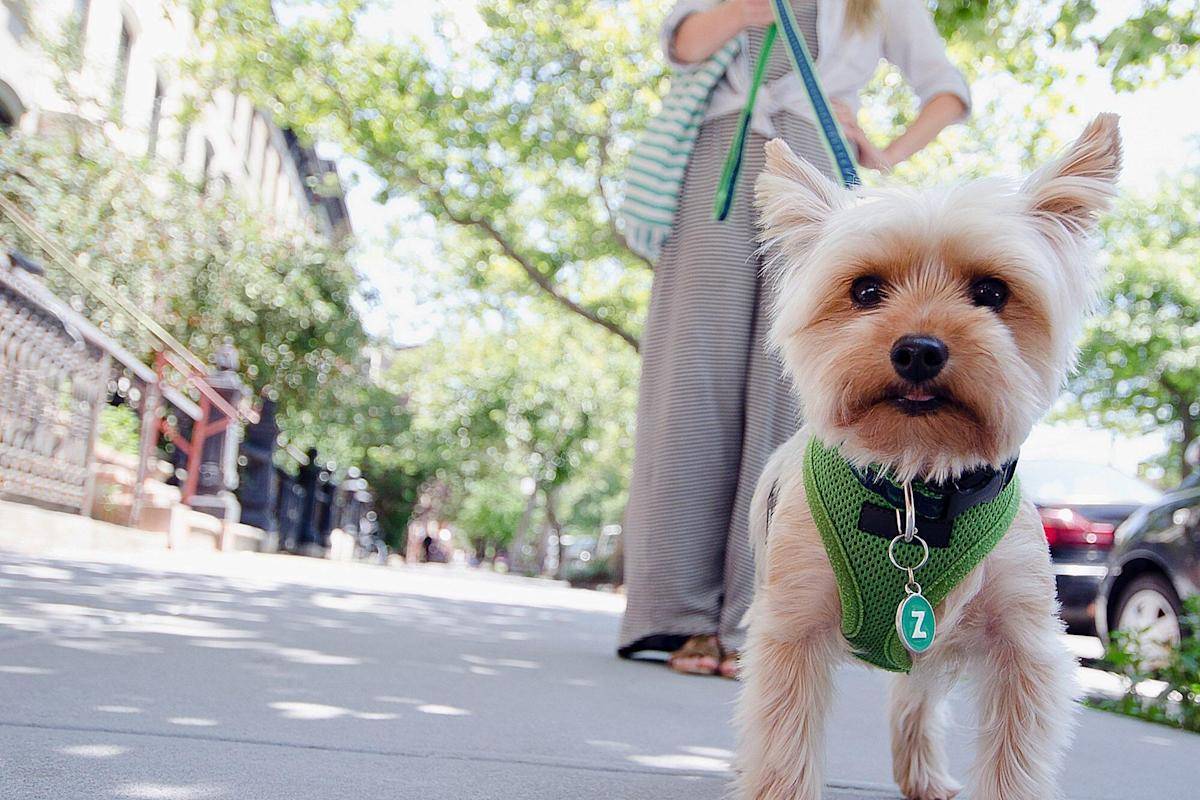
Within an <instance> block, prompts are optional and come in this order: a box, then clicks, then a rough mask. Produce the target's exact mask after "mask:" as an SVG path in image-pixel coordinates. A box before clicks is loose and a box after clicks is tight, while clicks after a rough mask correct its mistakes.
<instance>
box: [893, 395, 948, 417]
mask: <svg viewBox="0 0 1200 800" xmlns="http://www.w3.org/2000/svg"><path fill="white" fill-rule="evenodd" d="M888 401H889V402H890V403H891V404H892V405H894V406H895V407H896V408H898V409H899V410H900V411H901V412H902V413H904V414H907V415H908V416H910V417H920V416H924V415H925V414H933V413H936V412H937V411H938V409H940V408H942V407H943V406H945V405H946V404H947V403H949V402H951V400H950V398H949V397H948V396H947V395H945V394H943V393H939V392H933V391H931V390H929V389H922V388H908V389H903V390H901V391H898V392H896V393H894V394H891V395H889V396H888Z"/></svg>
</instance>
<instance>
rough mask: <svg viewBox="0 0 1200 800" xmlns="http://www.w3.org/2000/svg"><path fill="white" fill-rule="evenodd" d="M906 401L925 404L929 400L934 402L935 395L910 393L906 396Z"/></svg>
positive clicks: (919, 392)
mask: <svg viewBox="0 0 1200 800" xmlns="http://www.w3.org/2000/svg"><path fill="white" fill-rule="evenodd" d="M904 399H905V400H909V401H911V402H914V403H924V402H927V401H929V400H932V399H933V395H931V394H929V393H928V392H921V391H913V392H909V393H908V394H906V395H904Z"/></svg>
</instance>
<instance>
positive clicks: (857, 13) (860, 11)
mask: <svg viewBox="0 0 1200 800" xmlns="http://www.w3.org/2000/svg"><path fill="white" fill-rule="evenodd" d="M878 15H879V0H846V27H847V28H849V29H850V30H852V31H865V30H866V29H868V28H870V27H871V25H872V24H873V23H874V22H875V17H877V16H878Z"/></svg>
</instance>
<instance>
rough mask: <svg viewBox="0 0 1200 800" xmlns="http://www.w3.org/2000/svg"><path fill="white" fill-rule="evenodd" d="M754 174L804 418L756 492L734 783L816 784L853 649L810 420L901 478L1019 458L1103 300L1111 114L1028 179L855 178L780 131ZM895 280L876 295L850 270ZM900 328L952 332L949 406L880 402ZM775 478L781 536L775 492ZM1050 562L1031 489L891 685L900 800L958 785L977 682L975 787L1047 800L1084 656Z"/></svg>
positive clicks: (762, 786) (943, 387)
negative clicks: (1101, 220) (949, 749)
mask: <svg viewBox="0 0 1200 800" xmlns="http://www.w3.org/2000/svg"><path fill="white" fill-rule="evenodd" d="M767 148H768V149H767V168H766V170H765V171H764V173H763V175H762V176H761V177H760V178H759V181H758V186H757V189H758V205H759V209H760V212H761V214H762V222H763V232H764V233H763V235H764V242H765V244H766V247H767V248H768V250H769V251H770V252H771V253H773V254H774V255H775V257H776V259H777V263H776V270H777V272H778V274H780V275H781V277H780V279H779V285H778V287H777V296H778V300H777V304H776V313H775V323H774V328H773V331H772V342H773V344H774V346H775V347H776V348H778V350H779V352H780V353H781V354H782V356H783V359H784V362H785V365H786V367H787V369H788V371H789V373H790V375H791V377H792V379H793V382H794V384H795V386H796V390H797V393H798V395H799V397H800V400H801V402H802V405H803V408H804V412H805V417H806V420H807V425H806V427H805V428H804V429H803V430H802V431H800V432H799V433H798V434H796V436H795V437H793V438H792V439H791V440H790V441H789V442H788V443H786V444H785V445H784V446H783V447H782V448H780V449H779V451H777V452H776V454H775V455H774V456H773V457H772V459H771V461H770V463H769V464H768V466H767V469H766V471H765V473H764V475H763V477H762V479H761V481H760V483H759V487H758V491H757V493H756V495H755V498H754V501H753V504H752V507H751V535H752V536H753V537H754V539H755V547H756V558H757V560H758V561H757V568H758V588H757V593H756V596H755V600H754V604H753V606H752V607H751V610H750V613H749V615H748V618H747V619H748V623H749V635H748V642H747V646H746V650H745V654H744V663H743V676H744V679H745V680H744V685H743V690H742V694H741V698H740V701H739V706H738V712H737V725H738V729H739V751H738V756H739V758H738V766H739V777H738V784H737V788H738V794H739V796H740V797H742V798H744V799H745V800H750V799H751V798H753V799H754V800H817V798H819V797H820V795H821V786H822V778H821V768H822V767H821V764H822V755H821V751H822V744H821V743H822V738H823V736H822V726H823V723H824V718H825V716H826V713H827V709H828V706H829V702H830V696H831V693H832V675H833V670H834V668H835V666H836V664H837V663H838V662H839V661H841V660H844V659H845V658H847V657H849V653H848V651H847V646H846V643H845V641H844V640H843V638H842V636H841V633H840V628H839V623H840V619H841V609H840V602H839V600H838V594H837V586H836V581H835V579H834V576H833V572H832V570H831V568H830V566H829V561H828V558H827V556H826V554H825V550H824V547H823V545H822V544H821V540H820V536H819V534H818V533H817V530H816V528H815V526H814V523H813V520H812V517H811V516H810V515H809V511H808V505H807V503H806V501H805V497H804V486H803V479H802V472H801V459H802V456H803V452H804V448H805V446H806V444H807V442H808V439H809V438H810V437H813V436H816V437H818V438H819V439H820V440H822V441H824V442H826V443H827V444H830V445H836V446H838V447H840V448H841V450H842V452H843V453H844V454H846V455H847V457H849V458H850V459H851V460H853V461H855V462H856V463H859V464H867V463H881V464H883V465H885V466H886V467H888V468H889V469H890V470H892V472H893V474H894V475H895V476H897V477H898V478H901V479H903V478H910V477H920V478H938V479H940V478H947V477H953V476H955V475H958V474H960V473H961V472H963V471H964V470H966V469H969V468H971V467H974V466H977V465H981V464H990V465H993V466H997V465H999V464H1001V463H1003V462H1004V461H1006V460H1007V459H1009V458H1011V457H1013V456H1014V455H1015V454H1016V452H1017V450H1018V449H1019V447H1020V445H1021V443H1022V442H1023V441H1024V439H1025V437H1026V436H1027V435H1028V434H1029V430H1030V428H1031V427H1032V425H1033V423H1034V422H1035V421H1036V420H1037V419H1038V418H1039V417H1040V416H1041V415H1042V414H1043V413H1045V411H1046V410H1047V408H1048V407H1049V405H1050V403H1051V402H1052V401H1053V400H1054V398H1055V396H1056V395H1057V394H1058V392H1059V390H1060V388H1061V385H1062V382H1063V380H1064V378H1065V376H1066V374H1067V372H1068V370H1069V369H1070V367H1071V366H1072V364H1073V360H1074V357H1075V349H1074V341H1075V338H1076V335H1077V334H1078V331H1079V328H1080V325H1081V323H1082V319H1083V317H1084V315H1085V313H1086V311H1087V310H1088V308H1089V307H1090V305H1091V303H1092V300H1093V295H1094V288H1093V287H1094V274H1093V268H1092V258H1091V255H1092V254H1091V250H1090V246H1089V242H1088V237H1089V234H1090V232H1091V228H1092V227H1093V223H1094V220H1095V216H1096V214H1098V213H1099V212H1101V211H1102V210H1103V209H1104V208H1105V207H1106V206H1107V204H1108V203H1109V201H1110V200H1111V198H1112V196H1113V193H1114V184H1115V180H1116V177H1117V173H1118V171H1119V168H1120V139H1119V133H1118V131H1117V121H1116V118H1115V117H1114V116H1112V115H1102V116H1100V117H1098V118H1097V119H1096V120H1095V121H1094V122H1092V123H1091V125H1089V126H1088V128H1087V130H1085V131H1084V133H1083V135H1082V136H1081V137H1080V138H1079V140H1078V141H1077V142H1076V143H1075V144H1074V145H1073V146H1072V147H1071V148H1069V149H1068V151H1067V152H1066V153H1065V154H1064V155H1063V156H1062V157H1061V158H1059V159H1057V160H1055V161H1053V162H1052V163H1050V164H1048V165H1046V166H1045V167H1043V168H1042V169H1041V170H1039V171H1038V172H1037V173H1035V174H1034V175H1033V176H1032V177H1031V178H1030V179H1029V180H1028V181H1026V182H1025V183H1024V184H1023V185H1021V186H1017V185H1014V184H1010V183H1007V182H1004V181H997V180H985V181H975V182H971V183H964V184H959V185H955V186H950V187H945V188H941V189H933V190H922V191H916V190H912V189H904V188H883V189H874V190H867V191H860V192H857V193H850V192H848V191H846V190H843V189H841V188H840V187H838V186H835V185H834V184H832V183H830V182H829V181H828V180H827V179H825V178H824V177H823V176H822V175H820V173H818V172H817V171H816V170H814V169H813V168H812V167H811V166H810V165H808V164H806V163H805V162H802V161H801V160H799V159H797V158H796V157H795V156H794V155H793V154H792V153H791V151H790V150H789V149H788V148H787V145H786V144H784V143H783V142H781V141H775V142H771V143H770V144H768V145H767ZM864 275H875V276H879V277H881V278H883V279H884V281H885V283H886V286H887V295H886V299H885V301H884V302H883V303H882V304H881V305H880V306H878V307H876V308H872V309H861V308H857V307H855V306H854V305H853V303H852V302H851V301H850V286H851V284H852V283H853V281H854V280H855V278H857V277H860V276H864ZM980 277H995V278H1000V279H1002V280H1003V281H1005V282H1006V283H1007V284H1008V286H1009V288H1010V291H1011V295H1010V299H1009V301H1008V303H1007V304H1006V305H1005V306H1004V308H1003V309H1002V310H1000V311H999V312H996V311H993V310H991V309H987V308H980V307H977V306H975V305H973V304H972V303H971V302H970V299H969V296H968V294H967V287H968V286H969V285H970V283H971V281H972V280H974V279H976V278H980ZM905 334H926V335H934V336H937V337H939V338H941V339H942V340H943V341H944V342H945V343H946V344H947V345H948V347H949V352H950V357H949V361H948V362H947V365H946V368H945V369H944V370H943V372H942V373H941V374H940V375H939V376H938V377H937V378H936V379H935V381H934V383H935V384H936V385H937V388H938V389H939V390H940V391H942V392H945V393H947V394H948V395H949V396H950V397H951V398H952V399H953V402H951V403H949V404H948V405H946V406H944V407H943V408H942V409H940V410H938V411H937V412H935V413H933V414H929V415H925V416H917V417H912V416H907V415H905V414H903V413H901V412H900V411H899V410H898V409H897V408H896V407H895V406H894V405H893V404H892V403H890V402H885V401H883V400H882V398H884V397H885V396H887V394H888V393H889V392H892V391H894V389H895V383H896V382H897V380H898V379H897V376H896V374H895V373H894V371H893V369H892V368H891V364H890V361H889V353H890V350H891V347H892V344H893V342H894V341H895V340H896V339H897V338H898V337H900V336H902V335H905ZM773 485H777V487H778V488H777V503H776V507H775V511H774V515H773V518H772V521H771V530H770V536H769V537H768V536H767V530H766V528H767V524H766V516H767V513H766V505H767V495H768V493H769V492H770V488H771V487H772V486H773ZM1056 612H1057V602H1056V599H1055V594H1054V576H1053V572H1052V570H1051V566H1050V559H1049V553H1048V550H1047V547H1046V541H1045V538H1044V535H1043V533H1042V528H1041V524H1040V521H1039V518H1038V515H1037V512H1036V511H1035V509H1034V508H1033V506H1032V505H1031V504H1030V503H1029V502H1027V501H1026V502H1024V503H1023V504H1022V506H1021V509H1020V511H1019V512H1018V514H1017V517H1016V519H1015V520H1014V522H1013V524H1012V526H1011V527H1010V529H1009V531H1008V532H1007V533H1006V534H1005V536H1004V537H1003V539H1002V540H1001V542H1000V544H999V545H998V546H997V547H996V548H995V550H994V551H993V552H992V553H991V554H989V555H988V557H987V558H986V559H985V560H984V562H983V563H982V564H981V565H980V566H979V567H978V568H977V569H976V570H975V571H974V572H973V573H972V574H971V575H969V576H968V578H967V579H966V580H964V581H963V582H962V583H961V584H960V585H959V586H958V587H957V588H956V589H955V590H954V591H953V592H952V593H951V594H950V596H949V597H948V598H947V599H946V600H945V601H944V602H943V603H942V604H941V605H940V606H939V607H938V609H937V615H938V641H937V643H936V644H935V646H934V647H933V648H932V649H931V650H929V651H928V652H927V653H925V654H924V655H921V656H917V657H915V658H914V668H913V671H912V673H911V674H910V675H907V676H902V677H900V678H898V679H897V680H896V681H895V684H894V687H893V690H892V693H891V702H890V712H889V714H888V717H889V720H890V726H891V731H892V754H893V772H894V774H895V778H896V782H897V783H898V784H899V786H900V789H901V791H902V792H903V793H904V796H905V797H906V798H911V799H912V800H949V798H951V797H954V796H955V794H957V792H958V791H959V785H958V784H957V783H956V782H955V781H954V780H953V779H952V778H951V777H950V776H949V774H948V772H947V767H946V760H945V755H944V752H943V749H942V743H941V731H942V725H943V722H942V721H943V716H944V709H943V706H942V700H943V698H944V695H945V693H946V691H947V690H948V689H949V687H950V686H951V685H952V683H953V680H954V678H956V677H957V676H958V675H959V674H960V673H962V672H964V671H970V672H972V673H974V674H975V676H976V677H977V678H978V699H979V708H980V715H979V716H980V724H981V736H980V742H979V756H978V759H977V763H976V767H975V768H974V770H973V774H972V776H971V780H972V789H971V793H970V796H971V797H972V798H973V800H1052V798H1054V797H1056V796H1058V795H1057V790H1056V789H1055V774H1056V771H1057V769H1058V766H1059V764H1060V762H1061V757H1062V753H1063V750H1064V748H1065V746H1066V743H1067V741H1068V739H1069V731H1070V719H1071V710H1072V695H1073V686H1074V661H1073V659H1072V657H1071V656H1070V655H1069V654H1068V652H1067V651H1066V650H1065V648H1064V646H1063V645H1062V644H1061V640H1060V639H1059V634H1060V633H1061V632H1062V625H1061V623H1060V622H1059V620H1058V617H1057V613H1056Z"/></svg>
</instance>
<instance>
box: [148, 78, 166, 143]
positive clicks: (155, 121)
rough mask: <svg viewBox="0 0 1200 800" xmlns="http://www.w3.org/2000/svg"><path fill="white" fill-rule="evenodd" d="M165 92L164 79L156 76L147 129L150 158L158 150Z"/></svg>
mask: <svg viewBox="0 0 1200 800" xmlns="http://www.w3.org/2000/svg"><path fill="white" fill-rule="evenodd" d="M164 94H165V92H164V90H163V85H162V80H161V79H159V78H155V80H154V103H153V104H152V105H151V106H150V126H149V128H148V129H147V131H146V155H148V156H149V157H150V158H154V156H155V154H156V153H157V152H158V128H159V126H160V125H161V124H162V107H163V95H164Z"/></svg>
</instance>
